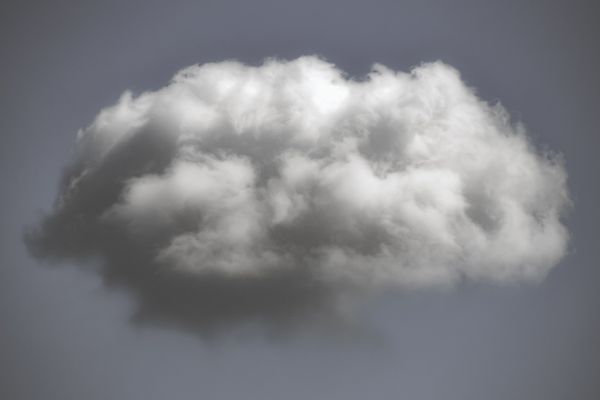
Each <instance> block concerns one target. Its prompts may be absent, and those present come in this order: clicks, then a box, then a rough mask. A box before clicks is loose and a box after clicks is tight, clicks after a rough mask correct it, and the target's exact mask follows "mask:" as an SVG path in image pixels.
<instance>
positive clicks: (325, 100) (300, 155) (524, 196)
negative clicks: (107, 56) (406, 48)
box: [27, 57, 569, 322]
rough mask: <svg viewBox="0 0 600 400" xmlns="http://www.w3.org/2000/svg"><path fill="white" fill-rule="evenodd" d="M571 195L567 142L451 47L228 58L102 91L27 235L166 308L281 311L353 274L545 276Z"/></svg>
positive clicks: (407, 279)
mask: <svg viewBox="0 0 600 400" xmlns="http://www.w3.org/2000/svg"><path fill="white" fill-rule="evenodd" d="M568 203H569V198H568V193H567V189H566V172H565V170H564V168H563V166H562V164H561V163H560V160H559V159H558V158H557V157H555V156H552V155H548V154H542V153H540V152H538V151H536V149H535V148H534V147H533V146H532V144H531V143H530V142H529V141H528V139H527V137H526V134H525V132H524V129H523V127H522V126H520V125H519V124H515V123H513V122H511V120H510V118H509V117H508V115H507V114H506V112H505V111H504V109H503V108H502V107H501V106H499V105H495V106H491V105H489V104H487V103H485V102H483V101H481V100H480V99H478V98H477V96H476V95H475V93H474V91H473V90H472V89H471V88H469V87H467V86H466V85H465V84H464V83H463V82H462V81H461V78H460V76H459V74H458V72H457V71H456V70H455V69H453V68H451V67H449V66H447V65H445V64H443V63H441V62H436V63H429V64H423V65H421V66H419V67H417V68H415V69H413V70H412V71H411V72H410V73H403V72H397V71H392V70H390V69H388V68H386V67H384V66H381V65H375V66H373V68H372V71H371V72H370V73H369V74H368V75H367V76H366V77H364V78H363V79H361V80H354V79H351V78H349V77H347V76H346V75H345V74H344V73H343V72H342V71H340V70H339V69H337V68H336V67H335V66H334V65H332V64H329V63H327V62H325V61H323V60H321V59H318V58H316V57H302V58H299V59H296V60H293V61H279V60H267V61H265V62H264V63H263V64H262V65H260V66H248V65H244V64H241V63H237V62H220V63H212V64H205V65H200V66H192V67H189V68H186V69H184V70H182V71H180V72H179V73H177V74H176V76H175V77H174V78H173V80H172V81H171V82H170V84H169V85H168V86H166V87H164V88H162V89H160V90H158V91H155V92H146V93H142V94H141V95H139V96H134V95H133V94H131V93H130V92H126V93H124V94H123V95H122V96H121V98H120V99H119V101H118V102H117V103H116V104H115V105H113V106H111V107H108V108H106V109H104V110H102V111H101V112H100V113H99V114H98V116H97V117H96V119H95V120H94V121H93V123H92V124H91V125H90V126H89V127H87V128H86V129H83V130H82V131H80V132H79V134H78V137H77V144H76V150H75V154H74V157H73V160H71V162H70V164H69V166H68V167H67V168H66V170H65V173H64V176H63V180H62V182H61V184H60V187H59V194H58V197H57V201H56V204H55V207H54V209H53V210H52V212H51V213H50V214H49V215H48V216H47V217H45V218H44V220H43V221H41V223H40V224H39V225H38V226H36V227H35V228H33V229H32V230H31V231H30V232H29V233H28V236H27V241H28V244H29V246H30V248H31V249H32V251H33V252H34V253H35V254H37V255H39V256H41V257H57V258H77V259H81V258H83V259H85V258H90V257H96V256H100V257H101V258H102V259H103V260H104V264H105V265H104V269H103V271H104V274H105V275H106V277H107V278H108V279H109V280H113V281H116V282H121V283H124V284H125V285H126V286H128V287H130V288H132V289H133V290H134V291H135V292H136V293H138V294H140V298H141V299H142V303H143V304H142V305H143V306H147V307H150V308H152V309H154V310H160V312H161V313H162V314H164V315H166V316H169V315H171V316H172V315H176V316H178V318H179V319H182V320H185V319H188V320H190V319H193V318H196V319H198V320H199V321H200V322H204V321H212V320H223V321H226V322H227V321H229V320H234V319H236V318H241V317H247V316H250V315H254V316H264V317H266V318H283V319H286V318H288V317H289V316H290V315H293V314H295V313H296V312H297V311H302V310H310V309H314V308H315V307H319V305H318V303H322V300H323V299H327V298H330V297H332V296H335V293H336V292H338V291H339V290H341V288H344V287H353V288H378V287H398V288H404V287H408V288H415V287H419V288H421V287H431V286H448V285H452V284H455V283H457V282H459V281H461V280H471V281H482V280H485V281H495V282H506V281H511V282H514V281H524V280H525V281H531V280H534V281H535V280H539V279H541V278H543V277H544V276H545V275H546V274H547V273H548V271H549V270H550V269H551V268H552V267H553V266H554V265H556V264H557V262H558V261H559V260H560V259H561V258H562V257H563V255H564V254H565V251H566V246H567V240H568V233H567V231H566V229H565V227H564V226H563V224H562V222H561V217H562V215H563V213H564V210H565V208H566V206H567V205H568Z"/></svg>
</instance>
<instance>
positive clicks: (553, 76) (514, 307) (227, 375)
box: [0, 0, 600, 400]
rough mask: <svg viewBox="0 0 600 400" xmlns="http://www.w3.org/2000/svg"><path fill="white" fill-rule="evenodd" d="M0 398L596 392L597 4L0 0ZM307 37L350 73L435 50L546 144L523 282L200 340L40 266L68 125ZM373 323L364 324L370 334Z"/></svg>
mask: <svg viewBox="0 0 600 400" xmlns="http://www.w3.org/2000/svg"><path fill="white" fill-rule="evenodd" d="M0 10H1V13H0V15H1V18H2V21H1V22H2V24H1V25H0V30H1V31H2V32H1V33H2V35H1V39H0V40H1V42H0V46H1V52H2V56H1V57H0V68H1V70H2V75H1V78H0V93H1V94H0V96H1V97H0V105H1V107H2V111H3V112H2V118H1V120H0V127H1V129H2V130H1V132H2V146H1V148H0V154H1V159H0V162H1V168H0V171H1V172H0V174H2V176H1V177H2V182H4V184H3V190H2V207H1V209H0V210H1V211H0V213H1V218H2V219H1V220H2V226H1V228H0V229H1V234H0V238H1V242H0V257H1V259H0V265H1V268H0V318H1V321H2V324H1V327H0V328H1V329H0V397H2V398H8V399H38V398H44V399H47V398H56V399H76V398H86V399H96V398H97V399H104V398H132V399H137V398H140V399H141V398H145V399H146V398H157V399H158V398H165V397H170V398H198V397H201V398H206V399H227V398H236V397H241V396H244V397H245V398H257V399H262V398H290V399H301V398H316V399H320V398H323V399H337V398H340V399H354V398H356V399H360V398H367V397H368V398H385V399H387V398H407V399H430V398H445V399H465V398H477V399H481V398H484V399H505V398H517V399H562V398H576V399H584V400H585V399H596V398H597V397H598V396H599V395H600V384H599V383H598V382H597V377H598V371H599V370H600V350H599V347H598V337H599V336H598V335H599V333H600V317H599V314H598V312H597V309H598V306H600V291H599V290H598V285H599V279H600V271H598V269H597V264H598V262H597V257H598V250H597V240H598V239H597V232H596V230H597V226H598V222H600V221H598V219H599V216H600V213H599V212H598V210H597V208H596V207H597V204H598V200H600V199H599V189H598V187H597V184H596V181H597V178H596V176H595V175H596V174H595V172H596V171H597V170H598V167H599V165H598V161H597V157H596V155H595V152H596V148H597V146H598V138H597V127H598V122H597V111H596V109H597V107H598V104H600V95H599V93H600V91H598V89H600V88H599V86H600V85H599V80H598V78H597V76H596V73H597V71H598V68H599V67H600V56H599V55H598V52H597V39H598V37H599V36H598V35H599V32H598V28H597V24H596V21H595V15H596V14H597V11H598V10H597V8H596V7H595V5H594V4H593V2H591V1H590V2H583V1H580V2H577V1H575V2H573V1H570V2H568V1H548V2H543V3H542V2H533V1H529V2H528V1H508V2H500V1H498V2H493V3H492V2H475V1H437V2H434V1H410V2H393V1H389V2H344V1H341V0H338V1H322V2H316V1H315V2H312V1H305V2H295V3H292V2H276V1H272V2H265V1H257V2H252V4H249V2H237V3H233V2H227V1H218V2H217V1H215V2H191V1H190V2H184V1H171V2H157V1H144V2H142V1H139V2H138V1H130V2H127V4H122V3H121V2H102V3H101V2H96V3H93V2H81V1H80V2H75V1H71V2H69V1H57V2H52V3H50V2H47V3H44V2H37V4H36V2H12V4H11V3H9V2H5V3H4V4H2V6H0ZM303 54H319V55H322V56H324V57H326V58H327V59H329V60H330V61H332V62H334V63H336V64H337V65H338V66H339V67H340V68H342V69H344V70H346V71H348V72H350V73H351V74H356V75H361V74H364V73H365V72H367V71H368V68H369V66H370V65H371V64H372V63H374V62H381V63H384V64H386V65H388V66H390V67H392V68H395V69H400V70H408V69H410V67H411V66H414V65H416V64H418V63H420V62H422V61H433V60H437V59H440V60H442V61H444V62H446V63H449V64H450V65H453V66H454V67H456V68H458V69H459V70H460V71H461V73H462V76H463V79H465V80H466V81H467V83H468V84H469V85H472V86H474V87H476V88H477V89H478V94H479V96H480V97H482V98H484V99H486V100H488V101H491V102H494V101H496V100H499V101H501V102H502V104H503V105H504V106H505V107H506V108H507V109H508V110H509V112H510V113H511V114H512V115H513V116H514V117H515V118H517V119H519V120H522V121H523V122H524V123H525V124H526V126H527V127H528V130H529V131H530V133H531V135H532V136H533V138H534V140H535V141H536V142H537V143H538V144H540V145H542V146H543V145H547V146H548V147H549V148H550V149H553V150H557V151H560V152H562V153H563V155H564V157H565V160H566V166H567V170H568V172H569V177H570V187H571V192H572V195H573V198H574V202H575V207H574V209H573V212H572V214H571V215H570V218H569V221H568V224H569V227H570V230H571V233H572V235H573V238H572V243H571V246H572V250H571V253H570V255H569V256H568V257H567V258H566V259H565V260H564V261H563V262H562V263H561V264H560V265H559V266H558V267H557V268H556V269H554V270H553V271H552V272H551V274H550V276H549V277H548V278H547V279H546V280H545V281H544V282H543V283H542V284H540V285H537V286H528V285H525V286H519V287H510V288H506V287H489V286H477V287H471V286H469V287H464V288H459V289H458V290H456V291H454V292H450V293H431V292H422V293H418V294H414V293H413V294H390V295H389V296H386V297H385V298H383V299H377V300H374V303H375V304H373V305H372V306H371V307H369V310H370V313H369V314H368V316H367V317H366V318H367V319H368V320H369V321H370V322H371V325H372V327H373V330H374V331H375V332H376V333H377V335H378V338H377V339H370V340H354V339H352V338H346V339H342V338H338V337H337V336H335V335H334V339H331V338H329V339H324V338H322V337H320V336H319V337H313V336H311V335H312V333H311V331H310V330H308V331H307V332H304V333H303V334H302V335H300V337H298V338H295V339H289V338H285V339H281V340H278V337H277V336H276V333H274V335H275V336H274V337H269V336H268V335H267V337H265V336H264V335H261V334H257V333H256V331H255V330H254V329H253V327H252V326H248V327H247V329H246V328H243V329H240V331H238V332H237V333H235V332H234V333H232V334H231V335H230V336H228V337H226V338H220V339H218V340H216V341H212V342H211V341H208V342H205V341H200V340H197V339H196V338H194V337H192V336H189V335H187V334H185V333H182V332H179V331H174V330H170V329H153V328H147V329H137V328H136V325H132V324H130V323H129V322H130V316H131V315H130V314H131V312H132V310H133V306H132V304H131V302H130V299H129V298H128V297H127V293H126V292H122V291H118V290H112V291H111V290H105V288H104V287H103V283H102V280H101V279H100V278H99V277H98V276H97V275H96V274H94V273H86V272H82V270H81V269H80V268H60V267H58V266H50V267H48V266H47V265H41V264H39V263H38V262H36V261H34V260H32V259H31V258H30V257H29V256H28V255H27V253H26V250H25V248H24V246H23V244H22V240H21V236H22V231H23V227H24V225H25V224H27V223H31V222H33V221H35V220H36V218H37V215H38V214H37V213H38V212H39V211H40V210H47V209H48V206H49V205H50V204H51V202H52V201H53V198H54V196H55V193H56V185H57V182H58V179H59V176H60V172H61V168H62V167H63V166H64V164H65V162H66V160H68V158H69V157H70V154H71V151H72V143H73V138H74V135H75V133H76V132H77V130H78V129H79V128H81V127H83V126H85V125H87V124H88V123H89V122H90V121H91V119H92V118H93V117H94V115H96V113H97V111H98V110H99V109H100V108H102V107H104V106H106V105H109V104H112V103H114V101H116V99H117V98H118V96H119V95H120V94H121V92H122V91H123V90H124V89H132V90H133V91H134V92H140V91H142V90H146V89H155V88H158V87H160V86H163V85H164V84H165V82H167V81H168V79H169V78H170V77H171V76H172V75H173V73H174V72H176V71H177V70H178V69H180V68H182V67H184V66H187V65H190V64H193V63H202V62H208V61H220V60H223V59H227V58H236V59H238V60H240V61H243V62H247V63H257V62H259V61H260V60H261V59H263V58H264V57H268V56H280V57H287V58H292V57H296V56H299V55H303ZM369 334H373V333H369Z"/></svg>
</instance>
